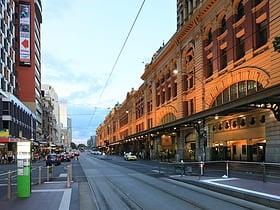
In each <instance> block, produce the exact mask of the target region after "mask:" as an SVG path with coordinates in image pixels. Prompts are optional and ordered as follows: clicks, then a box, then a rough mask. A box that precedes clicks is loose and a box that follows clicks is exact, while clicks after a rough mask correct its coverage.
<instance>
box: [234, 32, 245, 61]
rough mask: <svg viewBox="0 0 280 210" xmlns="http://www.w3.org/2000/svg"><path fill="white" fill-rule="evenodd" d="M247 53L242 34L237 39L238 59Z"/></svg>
mask: <svg viewBox="0 0 280 210" xmlns="http://www.w3.org/2000/svg"><path fill="white" fill-rule="evenodd" d="M244 55H245V41H244V36H241V37H240V38H238V39H237V40H236V57H237V60H239V59H240V58H242V57H243V56H244Z"/></svg>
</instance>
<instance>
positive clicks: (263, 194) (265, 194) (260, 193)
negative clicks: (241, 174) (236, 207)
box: [202, 178, 280, 200]
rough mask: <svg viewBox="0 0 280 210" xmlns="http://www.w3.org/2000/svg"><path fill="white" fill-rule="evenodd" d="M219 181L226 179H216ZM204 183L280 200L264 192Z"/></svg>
mask: <svg viewBox="0 0 280 210" xmlns="http://www.w3.org/2000/svg"><path fill="white" fill-rule="evenodd" d="M233 179H234V178H233ZM217 180H220V181H221V180H224V179H216V181H217ZM202 182H207V183H210V184H213V185H217V186H220V187H225V188H229V189H234V190H239V191H243V192H248V193H253V194H256V195H261V196H266V197H269V198H275V199H277V200H280V196H277V195H272V194H268V193H262V192H258V191H254V190H247V189H244V188H240V187H234V186H230V185H225V184H220V183H216V182H214V180H202Z"/></svg>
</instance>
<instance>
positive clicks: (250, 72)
mask: <svg viewBox="0 0 280 210" xmlns="http://www.w3.org/2000/svg"><path fill="white" fill-rule="evenodd" d="M269 79H270V75H269V73H268V72H267V71H266V70H265V69H262V68H260V67H256V66H245V67H241V68H238V69H235V70H232V71H229V72H228V73H227V74H225V75H224V76H222V77H221V78H219V79H218V80H217V82H216V83H215V86H213V87H212V88H210V89H209V94H207V93H206V94H205V103H206V104H207V105H210V106H211V105H212V104H213V103H214V101H215V100H216V98H217V97H218V95H219V94H220V93H222V92H223V91H224V90H225V89H226V88H229V87H230V86H231V85H233V84H236V83H238V82H241V81H249V80H253V81H256V82H258V83H259V84H261V85H262V87H263V88H266V87H268V86H269Z"/></svg>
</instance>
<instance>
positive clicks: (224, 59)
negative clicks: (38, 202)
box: [220, 48, 227, 69]
mask: <svg viewBox="0 0 280 210" xmlns="http://www.w3.org/2000/svg"><path fill="white" fill-rule="evenodd" d="M220 62H221V69H224V68H225V67H226V66H227V49H226V48H225V49H222V50H221V58H220Z"/></svg>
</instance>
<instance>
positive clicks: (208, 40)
mask: <svg viewBox="0 0 280 210" xmlns="http://www.w3.org/2000/svg"><path fill="white" fill-rule="evenodd" d="M212 41H213V37H212V29H210V30H209V31H208V34H207V42H206V45H209V44H210V43H211V42H212Z"/></svg>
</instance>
